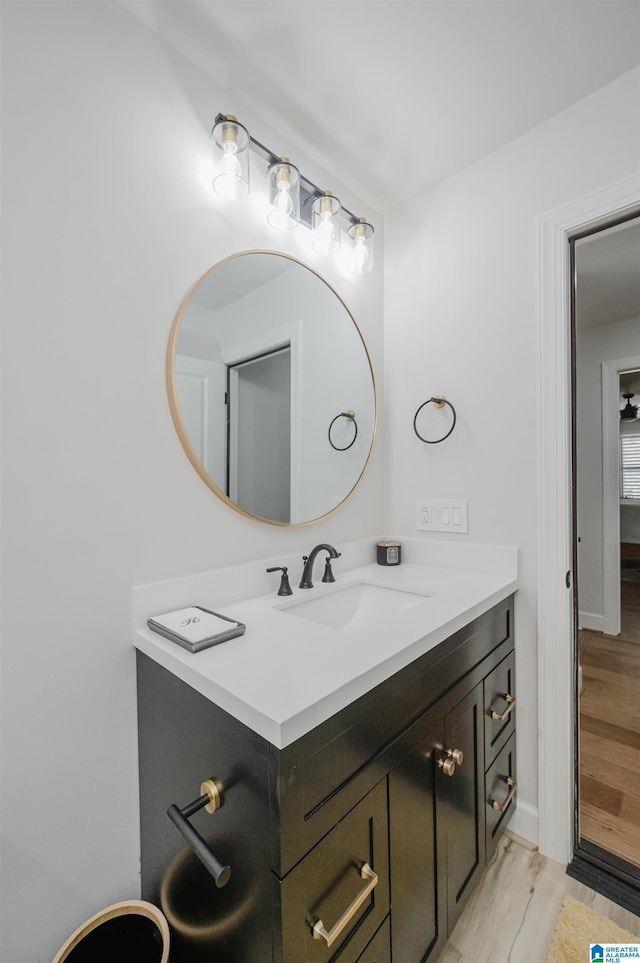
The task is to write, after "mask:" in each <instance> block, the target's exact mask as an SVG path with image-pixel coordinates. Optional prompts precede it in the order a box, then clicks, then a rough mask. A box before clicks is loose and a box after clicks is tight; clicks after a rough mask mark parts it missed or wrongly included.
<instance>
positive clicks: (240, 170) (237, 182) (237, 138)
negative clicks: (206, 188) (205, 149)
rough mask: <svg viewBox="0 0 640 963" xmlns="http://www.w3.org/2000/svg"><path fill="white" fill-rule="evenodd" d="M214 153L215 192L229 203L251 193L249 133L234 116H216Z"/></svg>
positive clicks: (213, 135)
mask: <svg viewBox="0 0 640 963" xmlns="http://www.w3.org/2000/svg"><path fill="white" fill-rule="evenodd" d="M211 136H212V139H213V143H214V153H215V173H214V177H213V189H214V191H215V192H216V194H219V195H220V196H221V197H225V198H226V199H227V200H228V201H236V200H239V199H240V198H241V197H246V196H247V194H248V193H249V142H250V137H249V132H248V131H247V129H246V127H243V126H242V124H239V123H238V119H237V118H236V117H234V116H233V115H232V114H228V115H227V116H225V117H222V116H221V115H220V116H219V117H216V123H215V125H214V127H213V130H212V132H211Z"/></svg>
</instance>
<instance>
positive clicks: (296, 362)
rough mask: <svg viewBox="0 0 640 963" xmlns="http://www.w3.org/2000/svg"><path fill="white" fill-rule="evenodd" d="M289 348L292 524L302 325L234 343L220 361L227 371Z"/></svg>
mask: <svg viewBox="0 0 640 963" xmlns="http://www.w3.org/2000/svg"><path fill="white" fill-rule="evenodd" d="M284 347H289V348H290V351H291V422H290V426H289V429H290V432H291V499H290V501H291V504H290V508H291V514H290V518H291V522H292V523H295V522H296V521H297V519H298V518H299V516H300V479H301V474H302V457H301V447H302V413H301V410H302V322H301V321H292V322H291V323H290V324H285V325H282V327H279V328H274V329H273V330H271V331H267V332H265V333H264V334H262V335H259V336H258V337H255V338H251V340H249V341H243V342H242V343H241V344H235V345H233V347H231V348H226V349H225V350H223V351H222V360H223V362H224V364H226V365H227V368H229V367H232V366H233V365H237V364H241V363H242V362H243V361H246V360H247V359H249V358H251V357H253V356H258V355H260V354H268V353H270V352H272V351H277V350H278V349H279V348H284Z"/></svg>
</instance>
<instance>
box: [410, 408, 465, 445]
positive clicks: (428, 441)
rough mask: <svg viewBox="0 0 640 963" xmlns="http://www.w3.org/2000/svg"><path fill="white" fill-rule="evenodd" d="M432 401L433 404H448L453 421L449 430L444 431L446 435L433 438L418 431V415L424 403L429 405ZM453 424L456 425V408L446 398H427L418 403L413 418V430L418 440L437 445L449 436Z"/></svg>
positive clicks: (453, 426)
mask: <svg viewBox="0 0 640 963" xmlns="http://www.w3.org/2000/svg"><path fill="white" fill-rule="evenodd" d="M432 402H433V404H434V405H449V407H450V408H451V411H452V413H453V421H452V423H451V428H449V431H448V432H447V433H446V435H443V436H442V438H435V439H429V438H423V437H422V435H421V434H420V432H419V431H418V415H419V414H420V412H421V411H422V409H423V408H424V407H425V406H426V405H430V404H431V403H432ZM455 426H456V409H455V408H454V407H453V405H452V404H451V402H450V401H447V399H446V398H429V399H428V400H427V401H425V402H423V404H421V405H420V407H419V408H418V410H417V411H416V413H415V415H414V418H413V430H414V431H415V433H416V435H417V436H418V438H419V439H420V441H424V442H425V444H427V445H439V444H440V442H441V441H444V440H445V438H448V437H449V435H450V434H451V432H452V431H453V429H454V428H455Z"/></svg>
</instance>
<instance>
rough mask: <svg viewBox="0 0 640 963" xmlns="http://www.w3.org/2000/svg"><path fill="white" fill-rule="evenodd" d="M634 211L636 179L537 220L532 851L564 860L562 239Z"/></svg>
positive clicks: (568, 808)
mask: <svg viewBox="0 0 640 963" xmlns="http://www.w3.org/2000/svg"><path fill="white" fill-rule="evenodd" d="M639 206H640V175H634V176H633V177H630V178H627V179H625V180H623V181H620V182H618V183H616V184H613V185H610V186H609V187H606V188H604V189H602V190H600V191H597V192H595V193H593V194H590V195H588V196H587V197H584V198H582V199H580V200H578V201H575V202H573V203H572V204H569V205H566V206H563V207H561V208H557V209H556V210H554V211H551V212H548V213H547V214H543V215H541V216H540V217H538V219H537V225H536V227H537V237H538V291H539V304H538V339H537V379H536V380H537V396H538V403H537V408H538V426H537V428H538V432H537V434H538V437H537V449H538V559H537V575H538V605H537V615H538V737H539V738H538V845H539V849H540V852H541V853H543V854H544V855H545V856H549V857H550V858H552V859H555V860H557V861H558V862H561V863H565V864H567V863H569V862H570V860H571V858H572V856H573V848H574V828H573V827H574V809H575V802H576V792H575V777H576V758H575V751H574V740H575V729H576V725H575V718H576V681H575V677H576V669H575V643H574V629H573V590H572V588H571V587H569V588H567V584H566V579H567V575H568V576H569V579H570V580H571V581H570V586H571V584H572V578H571V576H572V570H573V513H572V502H571V480H572V458H571V393H570V392H571V343H570V336H571V308H570V291H571V285H570V252H569V238H570V237H571V236H572V235H573V234H575V233H576V232H578V231H580V230H584V229H586V228H588V227H590V226H596V225H597V224H598V223H599V222H602V223H605V222H606V221H608V220H609V219H611V218H612V217H615V216H618V215H623V214H625V213H627V212H628V213H631V212H632V211H633V210H634V209H635V208H638V207H639Z"/></svg>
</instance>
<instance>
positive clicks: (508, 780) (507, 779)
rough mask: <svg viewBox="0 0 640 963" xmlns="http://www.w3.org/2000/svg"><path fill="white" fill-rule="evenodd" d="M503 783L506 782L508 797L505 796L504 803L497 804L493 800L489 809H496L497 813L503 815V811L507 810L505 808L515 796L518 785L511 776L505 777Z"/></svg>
mask: <svg viewBox="0 0 640 963" xmlns="http://www.w3.org/2000/svg"><path fill="white" fill-rule="evenodd" d="M504 781H505V782H506V784H507V786H509V795H508V796H507V798H506V799H505V801H504V802H501V803H499V802H497V801H496V800H495V799H492V800H491V808H492V809H497V810H498V812H499V813H503V812H504V811H505V809H506V808H507V806H508V805H509V803H510V802H511V800H512V799H513V797H514V796H515V794H516V789H517V788H518V783H517V782H516V781H515V779H512V778H511V776H505V777H504Z"/></svg>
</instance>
